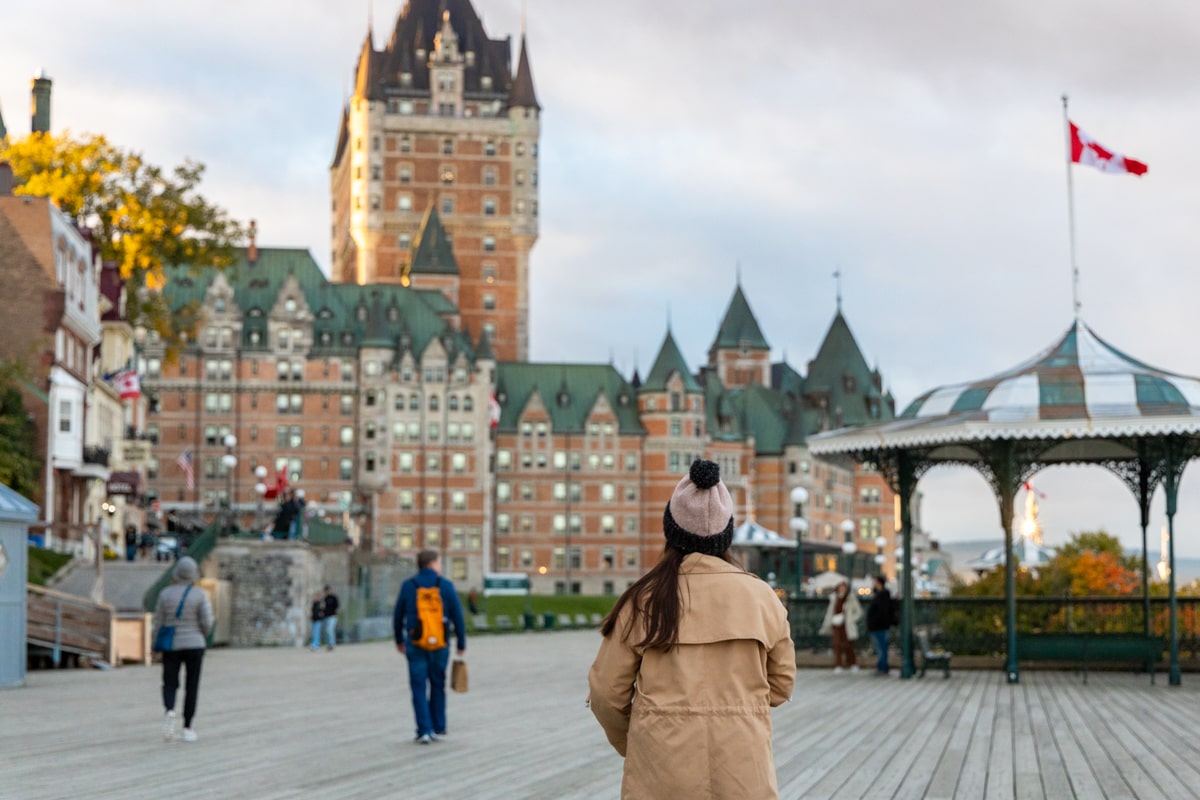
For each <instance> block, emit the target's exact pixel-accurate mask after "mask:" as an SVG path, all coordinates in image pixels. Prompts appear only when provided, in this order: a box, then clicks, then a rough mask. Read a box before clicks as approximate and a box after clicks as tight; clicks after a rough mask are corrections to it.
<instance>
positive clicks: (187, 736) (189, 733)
mask: <svg viewBox="0 0 1200 800" xmlns="http://www.w3.org/2000/svg"><path fill="white" fill-rule="evenodd" d="M182 738H183V740H184V741H185V742H194V741H196V740H197V739H199V738H200V737H199V736H197V735H196V732H195V731H194V730H192V729H191V728H184V729H183V737H182Z"/></svg>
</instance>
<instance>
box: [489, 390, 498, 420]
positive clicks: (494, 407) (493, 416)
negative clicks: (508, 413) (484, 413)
mask: <svg viewBox="0 0 1200 800" xmlns="http://www.w3.org/2000/svg"><path fill="white" fill-rule="evenodd" d="M488 419H489V420H490V421H491V423H492V427H493V428H494V427H496V426H497V425H499V424H500V401H499V400H497V399H496V393H495V392H492V396H491V398H490V399H489V400H488Z"/></svg>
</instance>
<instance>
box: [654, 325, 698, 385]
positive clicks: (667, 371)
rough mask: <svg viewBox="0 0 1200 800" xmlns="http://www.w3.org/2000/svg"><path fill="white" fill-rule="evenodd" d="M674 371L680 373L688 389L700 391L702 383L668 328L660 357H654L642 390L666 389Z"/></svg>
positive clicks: (660, 350)
mask: <svg viewBox="0 0 1200 800" xmlns="http://www.w3.org/2000/svg"><path fill="white" fill-rule="evenodd" d="M672 372H678V373H679V375H680V377H681V378H683V383H684V386H685V387H686V388H687V390H688V391H690V392H698V391H700V384H699V383H697V382H696V378H695V376H694V375H692V373H691V371H690V370H689V369H688V365H687V361H685V360H684V358H683V353H681V352H680V351H679V345H677V344H676V343H675V336H674V334H672V333H671V331H670V330H668V331H667V338H666V339H664V340H663V343H662V347H661V348H659V351H658V357H657V358H655V359H654V366H652V367H651V368H650V372H649V374H647V375H646V382H645V383H644V384H642V388H641V391H644V392H647V391H659V392H661V391H662V390H664V389H666V388H667V378H668V377H670V375H671V373H672Z"/></svg>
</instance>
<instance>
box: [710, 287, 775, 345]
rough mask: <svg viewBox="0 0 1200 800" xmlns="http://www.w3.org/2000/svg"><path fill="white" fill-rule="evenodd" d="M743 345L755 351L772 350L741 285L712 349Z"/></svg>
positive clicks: (734, 294) (726, 312)
mask: <svg viewBox="0 0 1200 800" xmlns="http://www.w3.org/2000/svg"><path fill="white" fill-rule="evenodd" d="M743 345H745V346H747V347H749V348H751V349H753V350H770V349H771V346H770V345H768V344H767V340H766V337H764V336H763V332H762V328H760V327H759V326H758V320H757V319H756V318H755V316H754V312H753V311H751V310H750V303H749V302H748V301H747V300H746V295H745V293H744V292H743V291H742V285H741V284H740V283H739V284H738V286H737V289H736V290H734V293H733V298H732V299H731V300H730V301H729V308H727V309H726V310H725V318H724V319H722V320H721V327H720V328H719V329H718V330H717V338H716V340H715V341H714V342H713V344H712V349H713V350H716V349H723V348H736V347H741V346H743Z"/></svg>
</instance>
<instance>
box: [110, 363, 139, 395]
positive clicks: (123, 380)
mask: <svg viewBox="0 0 1200 800" xmlns="http://www.w3.org/2000/svg"><path fill="white" fill-rule="evenodd" d="M113 384H114V385H115V386H116V388H117V394H118V395H120V397H121V399H122V400H136V399H138V398H139V397H141V396H142V383H141V381H140V380H138V374H137V373H136V372H134V371H133V370H126V371H125V372H121V373H118V374H117V376H116V378H114V379H113Z"/></svg>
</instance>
